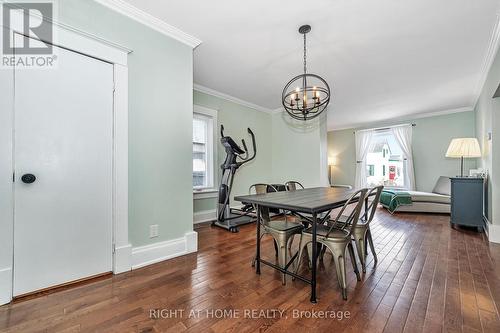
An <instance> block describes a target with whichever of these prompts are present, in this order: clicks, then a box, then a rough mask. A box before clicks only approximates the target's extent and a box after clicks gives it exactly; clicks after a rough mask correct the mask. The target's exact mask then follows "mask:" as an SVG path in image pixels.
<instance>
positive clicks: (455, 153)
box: [446, 138, 481, 158]
mask: <svg viewBox="0 0 500 333" xmlns="http://www.w3.org/2000/svg"><path fill="white" fill-rule="evenodd" d="M446 157H452V158H461V157H471V158H472V157H481V148H479V142H478V141H477V139H476V138H456V139H453V140H451V142H450V146H449V147H448V150H447V151H446Z"/></svg>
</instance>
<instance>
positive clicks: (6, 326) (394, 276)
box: [0, 209, 500, 332]
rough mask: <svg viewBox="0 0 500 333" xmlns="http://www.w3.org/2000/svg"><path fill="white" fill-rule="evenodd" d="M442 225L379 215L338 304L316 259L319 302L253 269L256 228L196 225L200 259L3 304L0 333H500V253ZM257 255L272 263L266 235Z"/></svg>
mask: <svg viewBox="0 0 500 333" xmlns="http://www.w3.org/2000/svg"><path fill="white" fill-rule="evenodd" d="M448 221H449V217H448V216H445V215H423V214H422V215H420V214H397V215H394V216H393V215H390V214H388V213H387V212H386V211H385V210H382V209H381V210H379V211H378V212H377V215H376V220H375V221H374V223H373V226H372V233H373V238H374V242H375V246H376V249H377V253H378V257H379V262H378V265H377V266H376V267H374V263H373V261H372V256H371V255H370V256H369V264H368V268H367V272H366V274H364V275H363V276H362V281H359V282H358V281H357V280H356V277H355V275H354V273H353V272H352V269H349V270H348V300H347V301H343V300H342V296H341V293H340V290H339V287H338V283H337V278H336V274H335V269H334V267H333V262H332V260H331V256H330V255H329V254H327V255H325V258H324V261H323V262H321V263H320V264H319V297H318V301H319V302H318V304H316V305H313V304H311V303H309V290H310V288H309V286H308V285H306V284H304V283H302V282H300V281H298V280H297V281H292V280H291V279H290V278H288V280H287V284H286V286H282V285H281V278H280V274H279V273H278V272H275V271H274V270H272V269H271V268H269V267H266V266H263V268H262V274H261V275H260V276H258V275H256V274H255V273H254V270H253V269H252V267H251V265H250V263H251V260H252V258H253V256H254V253H255V248H254V244H255V240H254V238H255V236H254V233H255V225H247V226H244V227H242V228H241V230H240V232H239V233H237V234H231V233H229V232H227V231H224V230H222V229H218V228H212V227H210V226H209V225H203V226H200V227H198V228H197V231H198V233H199V234H198V238H199V252H198V253H196V254H190V255H186V256H183V257H179V258H175V259H172V260H169V261H165V262H162V263H158V264H155V265H152V266H148V267H145V268H142V269H138V270H135V271H132V272H129V273H125V274H121V275H117V276H112V277H109V278H104V279H100V280H98V281H93V282H90V283H88V284H84V285H79V286H76V287H74V288H67V289H64V290H61V291H58V292H55V293H52V294H48V295H41V296H40V297H38V298H34V299H27V300H24V301H18V302H14V303H12V304H10V305H6V306H2V307H0V332H256V331H261V332H263V331H266V332H284V331H299V330H300V331H302V332H364V331H366V332H500V318H499V306H500V245H496V244H490V243H488V242H487V240H486V238H485V235H484V234H478V233H476V232H474V231H467V230H455V229H452V228H450V226H449V223H448ZM296 243H297V241H296ZM262 252H263V256H264V257H266V258H267V259H269V260H274V249H273V246H272V243H271V241H270V239H265V241H264V242H263V251H262ZM348 267H350V263H348ZM302 273H303V274H307V273H308V272H307V265H302ZM191 310H194V311H193V312H191ZM252 311H253V312H252ZM278 311H281V312H278ZM322 314H323V315H324V316H328V317H329V318H316V317H315V316H321V315H322ZM248 317H250V318H248ZM332 317H334V318H332Z"/></svg>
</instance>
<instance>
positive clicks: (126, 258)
mask: <svg viewBox="0 0 500 333" xmlns="http://www.w3.org/2000/svg"><path fill="white" fill-rule="evenodd" d="M131 268H132V245H130V244H127V245H125V246H120V247H117V248H115V261H114V263H113V273H114V274H120V273H124V272H128V271H130V269H131Z"/></svg>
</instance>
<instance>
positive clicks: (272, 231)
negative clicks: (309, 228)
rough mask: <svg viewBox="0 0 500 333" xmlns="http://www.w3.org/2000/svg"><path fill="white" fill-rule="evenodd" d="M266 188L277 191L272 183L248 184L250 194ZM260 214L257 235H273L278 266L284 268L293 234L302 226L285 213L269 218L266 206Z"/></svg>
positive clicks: (299, 231)
mask: <svg viewBox="0 0 500 333" xmlns="http://www.w3.org/2000/svg"><path fill="white" fill-rule="evenodd" d="M268 189H271V191H275V192H277V190H276V188H274V186H272V185H267V184H254V185H252V186H250V189H249V193H250V194H252V192H253V190H255V193H256V194H262V193H267V192H268ZM254 208H256V207H254ZM260 216H261V219H260V223H261V227H260V235H259V237H260V238H262V237H263V236H264V235H267V234H268V235H271V236H272V237H273V240H274V244H275V249H276V251H277V255H278V264H279V266H280V267H282V268H285V266H286V264H287V259H288V252H291V251H290V248H291V242H292V241H293V236H295V235H297V234H300V233H301V232H302V229H303V228H304V226H303V225H302V224H301V223H299V222H292V221H288V220H287V217H286V215H285V218H284V219H281V220H277V219H271V216H270V214H269V208H268V207H262V206H261V207H260ZM290 255H291V253H290ZM254 265H255V258H254V260H253V262H252V266H254ZM282 283H283V284H286V274H283V281H282Z"/></svg>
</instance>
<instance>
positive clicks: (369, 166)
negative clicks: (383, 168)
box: [366, 164, 375, 176]
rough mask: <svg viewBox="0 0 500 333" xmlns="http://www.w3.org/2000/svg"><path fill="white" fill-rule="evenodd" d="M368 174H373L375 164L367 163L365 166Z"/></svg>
mask: <svg viewBox="0 0 500 333" xmlns="http://www.w3.org/2000/svg"><path fill="white" fill-rule="evenodd" d="M366 171H367V174H368V176H375V165H373V164H369V165H368V166H367V168H366Z"/></svg>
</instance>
